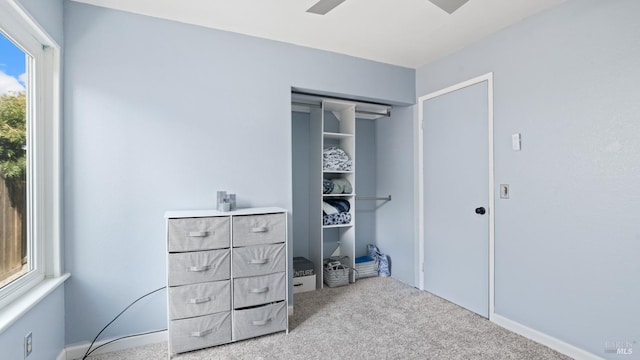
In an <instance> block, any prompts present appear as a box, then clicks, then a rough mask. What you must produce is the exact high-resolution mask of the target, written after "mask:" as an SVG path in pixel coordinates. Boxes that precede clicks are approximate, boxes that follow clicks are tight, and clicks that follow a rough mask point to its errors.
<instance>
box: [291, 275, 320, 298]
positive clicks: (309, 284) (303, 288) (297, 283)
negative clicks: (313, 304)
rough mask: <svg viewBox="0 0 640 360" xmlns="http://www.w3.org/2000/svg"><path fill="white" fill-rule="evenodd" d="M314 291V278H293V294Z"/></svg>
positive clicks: (310, 276)
mask: <svg viewBox="0 0 640 360" xmlns="http://www.w3.org/2000/svg"><path fill="white" fill-rule="evenodd" d="M315 289H316V276H315V275H308V276H300V277H294V278H293V293H294V294H297V293H301V292H307V291H313V290H315Z"/></svg>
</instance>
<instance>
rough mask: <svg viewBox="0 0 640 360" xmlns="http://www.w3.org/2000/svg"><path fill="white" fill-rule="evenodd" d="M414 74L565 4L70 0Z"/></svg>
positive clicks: (518, 0) (521, 0)
mask: <svg viewBox="0 0 640 360" xmlns="http://www.w3.org/2000/svg"><path fill="white" fill-rule="evenodd" d="M74 1H77V2H82V3H87V4H93V5H98V6H103V7H108V8H113V9H118V10H124V11H129V12H133V13H138V14H143V15H149V16H153V17H158V18H164V19H170V20H175V21H180V22H184V23H189V24H196V25H201V26H205V27H210V28H214V29H221V30H227V31H232V32H236V33H241V34H247V35H251V36H256V37H260V38H266V39H273V40H278V41H283V42H287V43H292V44H297V45H302V46H307V47H311V48H316V49H322V50H328V51H333V52H337V53H342V54H347V55H352V56H357V57H361V58H365V59H370V60H374V61H379V62H383V63H388V64H394V65H400V66H405V67H410V68H417V67H419V66H421V65H424V64H427V63H430V62H433V61H435V60H437V59H439V58H442V57H444V56H446V55H448V54H451V53H453V52H455V51H456V50H459V49H461V48H463V47H465V46H467V45H469V44H471V43H473V42H475V41H477V40H479V39H481V38H483V37H485V36H487V35H489V34H491V33H493V32H495V31H497V30H499V29H502V28H504V27H507V26H509V25H511V24H514V23H516V22H518V21H520V20H522V19H524V18H526V17H528V16H530V15H533V14H535V13H537V12H539V11H541V10H543V9H546V8H549V7H551V6H554V5H556V4H558V3H560V2H562V1H564V0H470V1H469V2H468V3H466V4H465V5H463V6H462V7H461V8H460V9H459V10H458V11H456V12H454V13H453V14H452V15H449V14H447V13H446V12H444V11H443V10H441V9H440V8H438V7H436V6H435V5H433V4H432V3H431V2H429V1H427V0H346V1H345V2H344V3H343V4H341V5H339V6H338V7H336V8H335V9H334V10H333V11H331V12H329V13H328V14H327V15H324V16H321V15H316V14H309V13H306V12H305V11H306V10H307V9H308V8H309V7H311V6H312V5H313V4H315V3H316V1H317V0H180V1H177V0H74Z"/></svg>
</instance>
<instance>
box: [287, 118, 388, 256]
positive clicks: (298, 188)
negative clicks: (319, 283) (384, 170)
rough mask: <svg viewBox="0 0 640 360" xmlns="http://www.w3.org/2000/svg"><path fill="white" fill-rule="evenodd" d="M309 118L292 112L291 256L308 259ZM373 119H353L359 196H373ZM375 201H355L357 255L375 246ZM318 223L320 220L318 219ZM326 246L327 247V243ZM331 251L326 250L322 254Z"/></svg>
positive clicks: (356, 186)
mask: <svg viewBox="0 0 640 360" xmlns="http://www.w3.org/2000/svg"><path fill="white" fill-rule="evenodd" d="M310 121H311V118H310V115H309V114H308V113H304V112H296V111H294V112H292V114H291V132H292V136H291V139H292V145H291V148H292V169H293V171H292V182H293V184H292V191H293V194H292V197H293V209H292V210H293V211H292V223H293V224H292V225H293V226H292V228H293V229H292V235H293V236H292V244H293V256H304V257H307V258H309V235H310V234H309V224H310V221H311V220H310V219H309V207H310V192H311V189H310V188H309V181H310V180H311V176H318V175H319V174H318V173H317V172H315V173H312V170H311V168H310V166H309V156H310V146H309V143H310V141H311V135H310ZM375 142H376V139H375V120H367V119H356V166H355V170H356V174H355V178H356V183H355V188H356V192H357V195H359V196H376V194H375V191H376V149H375ZM379 203H380V202H378V203H376V201H361V200H359V201H356V221H355V224H356V246H355V247H356V255H357V256H360V255H366V253H367V244H375V240H376V239H375V232H376V214H375V209H376V204H378V205H379ZM318 221H321V219H318ZM327 245H329V244H327ZM327 252H329V254H330V251H329V250H328V249H325V254H326V253H327Z"/></svg>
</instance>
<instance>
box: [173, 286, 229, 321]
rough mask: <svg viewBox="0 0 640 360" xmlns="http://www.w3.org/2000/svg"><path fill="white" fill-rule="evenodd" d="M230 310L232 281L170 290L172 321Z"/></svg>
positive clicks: (175, 287)
mask: <svg viewBox="0 0 640 360" xmlns="http://www.w3.org/2000/svg"><path fill="white" fill-rule="evenodd" d="M230 310H231V281H230V280H224V281H216V282H209V283H202V284H195V285H184V286H174V287H170V288H169V318H170V319H171V320H176V319H183V318H189V317H196V316H201V315H206V314H213V313H218V312H223V311H230Z"/></svg>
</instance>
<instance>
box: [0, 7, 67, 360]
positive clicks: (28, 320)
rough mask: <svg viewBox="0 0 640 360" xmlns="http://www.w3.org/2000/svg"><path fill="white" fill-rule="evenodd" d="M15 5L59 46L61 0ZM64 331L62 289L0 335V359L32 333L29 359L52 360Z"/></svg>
mask: <svg viewBox="0 0 640 360" xmlns="http://www.w3.org/2000/svg"><path fill="white" fill-rule="evenodd" d="M19 2H20V4H21V5H22V6H23V7H24V9H25V10H26V11H27V12H28V13H29V14H31V16H32V17H33V18H34V19H35V20H36V22H37V23H38V24H40V26H41V27H42V28H43V29H44V30H45V31H46V32H47V33H49V35H51V36H52V37H53V38H54V40H55V41H56V42H58V44H59V45H60V46H62V44H63V31H62V28H63V25H62V13H63V2H62V0H19ZM64 329H65V318H64V289H63V288H62V287H60V288H58V289H56V290H54V291H53V292H52V293H51V294H49V295H48V296H47V297H45V298H44V299H43V300H42V301H40V302H39V303H38V304H36V305H35V306H34V307H33V308H32V309H31V310H29V311H28V312H27V313H26V314H25V315H24V316H22V317H21V318H20V319H18V320H17V321H16V322H15V323H14V324H13V325H11V326H10V327H9V328H8V329H7V330H5V331H4V332H2V333H1V334H0V357H1V358H2V359H22V358H23V357H24V347H23V341H24V337H25V335H27V333H29V332H32V333H33V352H32V353H31V355H30V356H29V359H30V360H51V359H55V358H56V357H57V356H58V355H59V354H60V352H61V351H62V350H63V348H64V345H65V338H64Z"/></svg>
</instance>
